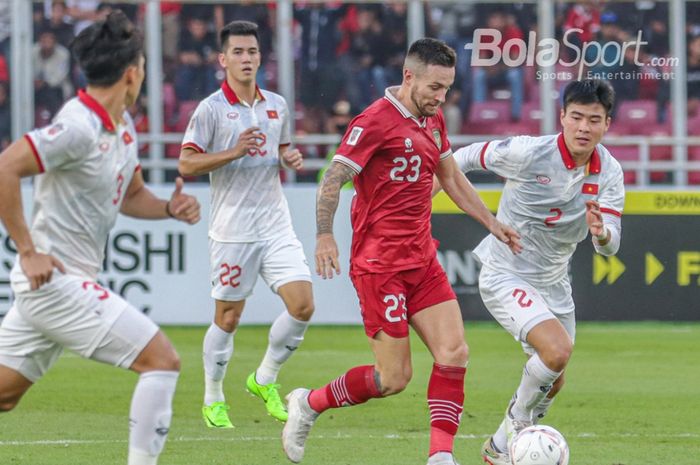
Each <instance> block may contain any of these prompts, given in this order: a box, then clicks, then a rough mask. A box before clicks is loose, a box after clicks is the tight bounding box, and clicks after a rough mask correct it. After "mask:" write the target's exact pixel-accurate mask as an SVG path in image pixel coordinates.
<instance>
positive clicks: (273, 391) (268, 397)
mask: <svg viewBox="0 0 700 465" xmlns="http://www.w3.org/2000/svg"><path fill="white" fill-rule="evenodd" d="M245 384H246V390H247V391H248V392H249V393H251V394H252V395H254V396H256V397H259V398H261V399H262V400H263V402H265V408H266V409H267V413H268V414H269V415H270V416H272V417H273V418H275V419H277V420H279V421H283V422H284V421H287V408H286V407H285V406H284V403H282V399H280V393H279V391H278V389H279V387H280V385H279V384H258V382H257V381H256V380H255V372H252V373H251V374H250V376H248V379H247V380H246V382H245Z"/></svg>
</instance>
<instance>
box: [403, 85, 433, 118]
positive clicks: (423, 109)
mask: <svg viewBox="0 0 700 465" xmlns="http://www.w3.org/2000/svg"><path fill="white" fill-rule="evenodd" d="M410 98H411V101H412V102H413V105H415V106H416V109H417V110H418V113H420V116H423V117H428V116H435V114H436V113H437V109H438V107H434V109H432V108H433V107H427V106H426V105H421V103H420V102H419V101H418V98H417V96H416V91H415V89H411V94H410Z"/></svg>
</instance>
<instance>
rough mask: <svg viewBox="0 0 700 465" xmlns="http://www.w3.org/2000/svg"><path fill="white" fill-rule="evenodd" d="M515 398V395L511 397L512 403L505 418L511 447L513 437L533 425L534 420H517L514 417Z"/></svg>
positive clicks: (507, 436)
mask: <svg viewBox="0 0 700 465" xmlns="http://www.w3.org/2000/svg"><path fill="white" fill-rule="evenodd" d="M515 399H516V397H515V396H513V399H511V401H510V404H508V408H507V409H506V417H505V419H504V420H503V421H504V422H505V423H506V438H507V441H508V442H507V444H508V447H509V448H510V443H511V442H513V439H514V438H515V436H517V435H518V433H519V432H520V431H522V430H524V429H525V428H527V427H528V426H532V420H531V419H530V420H516V419H515V418H513V414H512V413H511V410H512V409H513V405H514V404H515Z"/></svg>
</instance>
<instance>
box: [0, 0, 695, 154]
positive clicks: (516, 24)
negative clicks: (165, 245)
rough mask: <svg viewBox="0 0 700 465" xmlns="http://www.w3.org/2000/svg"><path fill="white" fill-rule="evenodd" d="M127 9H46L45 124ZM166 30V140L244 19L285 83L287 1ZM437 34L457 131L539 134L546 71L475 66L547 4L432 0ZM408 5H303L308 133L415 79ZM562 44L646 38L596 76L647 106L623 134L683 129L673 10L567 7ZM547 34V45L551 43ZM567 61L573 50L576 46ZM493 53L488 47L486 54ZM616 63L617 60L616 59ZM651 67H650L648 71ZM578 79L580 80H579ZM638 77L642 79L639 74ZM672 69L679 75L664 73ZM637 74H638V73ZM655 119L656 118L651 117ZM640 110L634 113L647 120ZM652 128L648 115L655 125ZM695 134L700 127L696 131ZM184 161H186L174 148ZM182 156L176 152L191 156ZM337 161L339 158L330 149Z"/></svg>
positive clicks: (167, 25) (560, 20) (37, 21)
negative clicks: (450, 53) (410, 72)
mask: <svg viewBox="0 0 700 465" xmlns="http://www.w3.org/2000/svg"><path fill="white" fill-rule="evenodd" d="M9 8H10V6H9V2H0V144H7V142H8V140H9V121H10V120H9V105H8V97H9V84H8V83H9V79H8V61H9V50H10V47H9V36H10V11H9ZM113 8H121V9H122V10H123V11H124V12H125V13H126V14H127V15H128V16H129V17H130V18H131V19H132V20H134V21H135V22H136V23H137V24H139V25H141V26H143V24H144V15H145V11H144V6H143V5H138V4H135V3H126V2H121V3H120V2H108V1H99V0H43V1H39V2H34V4H33V23H34V42H35V43H34V47H33V50H32V60H33V69H34V91H35V101H36V124H37V125H42V124H45V123H47V122H48V121H50V119H51V117H52V116H53V115H54V114H55V112H56V111H57V110H58V109H59V108H60V106H61V104H62V102H63V101H65V100H66V99H67V98H69V97H71V96H72V95H74V92H75V89H77V88H80V87H81V86H83V85H84V81H83V78H82V76H81V75H80V72H79V70H78V69H77V67H76V65H75V63H74V61H73V59H72V57H71V55H70V53H69V51H68V48H69V44H70V42H71V40H72V38H73V37H74V36H75V34H77V33H78V32H79V31H80V30H82V28H84V27H86V25H88V24H90V23H91V22H92V21H95V20H96V19H98V18H100V17H102V16H104V15H106V14H107V13H108V12H109V11H111V9H113ZM160 8H161V18H162V25H163V29H162V34H163V43H162V45H163V70H164V73H163V76H162V77H153V76H149V77H147V78H148V79H154V78H160V79H162V83H163V100H164V101H163V105H164V115H165V119H166V120H165V128H166V131H174V132H179V131H182V130H183V129H184V127H185V125H186V124H187V120H188V119H189V114H190V113H191V111H192V110H193V109H194V106H195V105H196V102H197V101H198V100H200V99H202V98H203V97H205V96H207V95H208V94H210V93H211V92H213V91H214V90H216V89H217V88H218V86H219V85H220V84H219V83H220V80H221V79H222V77H223V73H222V71H221V70H220V68H219V66H218V62H217V53H218V49H219V47H218V44H217V35H216V31H217V30H218V29H220V28H221V27H222V26H223V25H224V24H226V23H227V22H229V21H232V20H234V19H245V20H250V21H253V22H255V23H257V24H258V26H259V27H260V33H261V44H260V46H261V51H262V57H263V63H262V67H261V71H260V73H259V75H258V81H259V84H260V85H261V86H263V87H266V88H268V89H270V90H273V91H274V90H276V89H277V87H278V68H277V57H276V54H275V45H276V42H275V39H276V35H275V26H276V19H275V15H276V4H275V2H269V3H260V2H255V1H251V0H240V1H238V2H237V3H235V4H215V3H211V4H202V3H197V4H188V3H182V2H171V1H162V2H161V7H160ZM424 8H425V25H424V26H425V31H426V35H429V36H432V37H438V38H440V39H442V40H444V41H446V42H447V43H448V44H450V45H451V46H452V47H453V48H454V49H455V50H456V51H457V53H458V66H457V73H456V82H455V84H454V86H453V88H452V90H451V92H450V93H449V94H448V101H447V102H446V103H445V105H444V112H445V115H446V120H447V123H448V129H449V131H450V132H451V133H452V134H503V133H505V134H509V133H524V132H527V133H538V132H539V120H540V119H541V117H542V114H541V111H540V110H539V89H540V87H539V83H540V80H541V79H544V78H543V77H541V76H539V75H538V72H537V68H536V67H535V66H525V65H523V66H518V67H508V66H505V65H504V64H503V63H502V62H499V63H498V64H496V65H494V66H483V67H479V66H471V65H470V61H471V54H472V50H471V49H470V48H469V47H467V48H465V45H467V44H470V43H472V42H473V37H474V31H475V29H477V28H491V29H495V30H498V31H499V32H500V34H501V40H500V42H499V43H498V44H496V46H497V47H498V48H499V49H500V50H501V51H503V50H504V49H508V50H509V53H511V54H517V53H518V52H519V50H518V48H517V47H507V46H506V44H507V41H509V40H511V39H522V40H525V41H527V39H528V36H529V34H530V32H531V31H537V11H536V10H537V8H536V5H535V4H519V3H513V4H504V3H498V4H488V3H478V4H477V3H471V2H459V1H457V2H449V1H445V0H431V1H426V2H424ZM686 10H687V31H686V33H687V37H688V50H687V53H688V75H687V81H688V82H687V86H688V112H689V118H690V120H692V121H695V119H697V120H698V129H699V130H700V3H699V2H688V3H687V4H686ZM407 15H408V11H407V4H406V3H404V2H395V1H387V2H383V3H376V4H367V3H358V4H353V3H344V2H339V1H326V2H322V3H306V2H301V1H297V2H295V3H294V20H295V21H294V27H293V49H294V58H295V66H296V82H295V86H296V96H297V101H296V102H294V103H293V105H294V107H295V110H296V111H295V115H296V118H297V120H296V128H297V130H298V131H299V132H300V133H312V134H318V133H339V132H342V131H343V130H344V129H345V127H346V126H347V123H348V122H349V120H350V119H351V117H352V115H354V114H357V113H358V112H360V111H361V110H362V109H363V108H364V107H366V106H367V105H368V104H370V103H371V102H372V101H373V100H374V99H376V98H379V97H381V96H382V95H383V92H384V89H385V88H386V87H387V86H389V85H393V84H398V83H400V81H401V66H402V60H403V56H404V53H405V50H406V49H407V46H408V43H407V40H408V39H407ZM555 18H556V30H555V38H556V39H557V40H558V41H560V44H562V40H563V39H564V37H565V34H566V33H567V31H570V30H573V29H577V30H579V31H580V32H578V31H577V32H576V34H570V35H569V36H568V39H569V41H570V42H572V43H573V44H576V45H579V46H580V45H581V44H583V43H585V42H591V41H597V42H598V43H600V44H601V47H602V48H603V50H604V51H605V53H606V54H607V53H613V54H614V53H615V52H616V51H617V50H618V49H617V48H615V47H604V45H605V44H607V43H610V42H617V43H624V42H629V41H633V40H635V39H636V38H637V34H638V31H642V37H643V40H644V41H645V42H647V44H645V45H644V46H643V47H641V48H640V49H639V52H638V54H637V55H635V53H634V48H628V49H627V51H626V53H624V54H623V56H622V57H621V59H620V60H614V56H613V57H605V56H604V57H603V58H610V59H609V60H605V59H604V60H603V61H602V62H601V63H598V64H596V65H594V66H591V67H588V68H586V70H585V71H586V72H591V73H611V74H604V75H608V76H614V77H613V78H612V79H611V82H612V84H613V86H614V87H615V90H616V92H617V96H618V106H617V108H618V109H620V108H622V109H623V110H624V108H625V107H624V106H623V103H624V102H632V103H630V105H631V108H632V109H633V110H635V109H637V110H639V109H640V108H641V109H645V110H644V111H649V112H652V113H653V114H652V115H645V118H648V120H649V121H650V122H653V124H652V125H651V126H650V125H647V124H641V125H640V124H634V123H636V122H635V121H631V122H630V123H629V124H627V123H626V122H625V118H626V117H627V113H625V112H623V113H620V112H619V111H618V112H617V113H616V117H619V118H620V119H622V120H623V121H622V124H621V126H620V127H622V128H625V129H623V130H622V131H621V132H622V133H625V132H626V131H636V133H639V132H642V133H650V132H649V131H651V133H654V134H664V133H666V132H668V131H670V123H669V120H670V116H669V115H670V114H671V113H670V111H669V94H670V92H669V79H668V78H667V79H664V78H663V76H667V77H668V76H669V74H668V72H672V71H673V69H672V66H669V65H666V66H653V65H652V63H653V62H654V60H653V59H654V58H658V57H669V27H671V26H670V25H669V19H668V18H669V12H668V4H667V3H666V2H653V1H636V2H612V1H608V2H605V1H598V0H584V1H579V2H576V3H572V2H556V11H555ZM538 39H540V38H538ZM562 50H563V52H562V55H565V54H566V53H567V50H568V51H571V50H570V49H565V48H564V47H562ZM482 53H483V52H482ZM611 61H614V63H611ZM639 63H641V65H640V64H639ZM555 71H556V73H555V75H554V76H550V78H552V79H555V80H556V81H557V82H556V85H555V88H556V89H561V88H562V87H563V86H564V85H565V84H566V83H567V82H568V81H569V80H570V79H572V75H573V78H575V77H576V75H577V71H578V68H576V69H571V68H568V69H567V68H565V67H562V66H561V65H557V66H556V70H555ZM566 71H570V73H569V74H567V73H566ZM624 73H639V74H635V76H637V78H633V79H629V76H630V75H629V74H627V75H625V74H624ZM664 73H666V74H664ZM625 76H627V77H625ZM147 98H148V97H147V95H145V94H144V95H143V96H142V98H141V100H140V101H139V102H137V104H136V105H135V106H134V108H132V109H131V111H132V113H133V114H134V116H135V117H136V118H137V121H139V125H140V128H141V129H142V130H147V128H148V118H147V115H146V110H145V109H146V105H145V99H147ZM639 111H642V110H639ZM639 111H637V112H636V113H635V112H634V111H633V112H632V113H634V114H636V115H639ZM645 121H646V120H645ZM693 127H695V126H693ZM170 152H172V153H170ZM168 154H169V155H171V156H176V154H177V148H176V147H175V148H172V149H171V150H170V151H169V152H168ZM317 155H318V156H321V157H322V156H325V153H321V150H319V153H317Z"/></svg>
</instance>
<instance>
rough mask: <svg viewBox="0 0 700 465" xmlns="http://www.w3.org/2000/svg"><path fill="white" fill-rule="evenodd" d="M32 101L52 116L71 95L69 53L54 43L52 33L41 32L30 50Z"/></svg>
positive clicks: (48, 31) (54, 37)
mask: <svg viewBox="0 0 700 465" xmlns="http://www.w3.org/2000/svg"><path fill="white" fill-rule="evenodd" d="M32 63H33V69H34V99H35V101H36V102H39V103H40V104H41V105H43V106H44V107H46V109H47V110H48V111H49V112H50V113H51V115H52V116H53V115H54V114H55V113H56V111H58V109H59V108H60V107H61V105H62V104H63V101H64V100H65V99H67V98H68V97H69V96H70V95H72V93H73V87H72V85H71V81H70V53H69V52H68V49H66V48H65V47H64V46H63V45H60V44H59V43H58V42H57V41H56V35H55V34H54V33H53V31H50V30H47V31H42V32H41V33H40V34H39V42H38V43H36V44H34V48H33V50H32Z"/></svg>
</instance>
